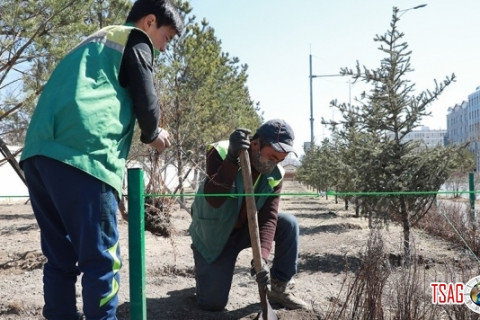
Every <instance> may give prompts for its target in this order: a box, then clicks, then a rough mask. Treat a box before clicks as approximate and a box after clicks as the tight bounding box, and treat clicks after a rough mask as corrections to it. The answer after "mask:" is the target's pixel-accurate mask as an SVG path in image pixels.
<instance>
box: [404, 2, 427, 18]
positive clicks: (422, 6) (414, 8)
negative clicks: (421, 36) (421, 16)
mask: <svg viewBox="0 0 480 320" xmlns="http://www.w3.org/2000/svg"><path fill="white" fill-rule="evenodd" d="M426 6H427V4H426V3H424V4H420V5H418V6H415V7H411V8H408V9H403V10H400V11H398V12H401V13H402V14H401V15H399V16H398V17H399V18H400V17H401V16H403V15H404V14H405V12H407V11H410V10H416V9H420V8H425V7H426Z"/></svg>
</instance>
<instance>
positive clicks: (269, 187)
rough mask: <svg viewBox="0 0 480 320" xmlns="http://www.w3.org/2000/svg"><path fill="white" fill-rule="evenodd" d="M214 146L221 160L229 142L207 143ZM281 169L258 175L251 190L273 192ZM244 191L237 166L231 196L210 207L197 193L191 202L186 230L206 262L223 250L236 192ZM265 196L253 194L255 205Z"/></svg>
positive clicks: (238, 204)
mask: <svg viewBox="0 0 480 320" xmlns="http://www.w3.org/2000/svg"><path fill="white" fill-rule="evenodd" d="M208 148H209V149H211V148H215V149H216V150H217V152H218V153H219V154H220V156H221V157H222V159H225V157H226V156H227V150H228V141H220V142H217V143H214V144H211V145H209V146H208ZM284 172H285V171H284V169H283V167H282V166H281V165H277V167H276V168H275V169H274V170H273V172H272V173H270V174H268V175H262V174H261V175H260V176H259V177H258V179H257V180H256V181H255V185H254V192H255V193H259V194H269V193H273V188H275V187H276V186H278V185H279V184H280V182H281V181H282V179H283V175H284ZM204 184H205V181H203V182H202V183H201V184H200V187H199V188H198V191H197V193H199V194H203V193H204V190H203V187H204ZM239 193H245V190H244V185H243V177H242V172H241V169H240V168H239V170H238V173H237V176H236V177H235V181H234V183H233V186H232V189H231V190H230V196H228V197H227V199H226V201H225V202H224V203H223V204H222V206H220V207H219V208H213V207H212V206H210V205H209V203H208V202H207V198H206V197H202V196H197V197H195V200H194V202H193V204H192V223H191V224H190V227H189V229H188V231H189V233H190V236H191V237H192V243H193V246H194V247H195V249H196V250H198V251H199V252H200V254H201V255H202V256H203V257H204V258H205V260H206V261H207V262H208V263H211V262H213V261H214V260H215V259H216V258H217V257H218V256H219V255H220V253H221V252H222V250H223V248H224V247H225V244H226V243H227V240H228V238H229V236H230V234H231V233H232V230H233V228H234V226H235V222H236V221H237V219H238V215H239V213H240V209H241V208H242V202H243V199H244V196H238V195H236V194H239ZM267 199H268V197H267V196H256V197H255V203H256V207H257V208H258V209H259V210H260V208H262V206H263V205H264V204H265V201H266V200H267Z"/></svg>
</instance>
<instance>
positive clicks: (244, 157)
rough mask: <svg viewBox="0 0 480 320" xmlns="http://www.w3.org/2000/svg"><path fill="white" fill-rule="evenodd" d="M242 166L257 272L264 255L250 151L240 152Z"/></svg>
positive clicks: (254, 263)
mask: <svg viewBox="0 0 480 320" xmlns="http://www.w3.org/2000/svg"><path fill="white" fill-rule="evenodd" d="M240 166H241V168H242V176H243V185H244V187H245V193H246V194H248V195H247V196H245V201H246V205H247V218H248V230H249V232H250V242H251V243H252V252H253V267H254V268H255V272H259V271H261V270H262V254H261V251H260V232H259V231H258V219H257V206H256V204H255V197H254V196H253V194H254V190H253V182H252V170H251V169H250V158H249V157H248V151H247V150H245V149H243V150H241V151H240Z"/></svg>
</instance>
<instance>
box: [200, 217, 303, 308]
mask: <svg viewBox="0 0 480 320" xmlns="http://www.w3.org/2000/svg"><path fill="white" fill-rule="evenodd" d="M274 240H275V252H274V258H273V262H272V267H271V269H270V276H271V277H272V278H274V279H277V280H279V281H281V282H288V281H290V279H291V278H292V277H293V276H294V275H295V274H296V273H297V259H298V246H299V245H298V240H299V227H298V222H297V219H296V218H295V216H293V215H290V214H282V213H279V214H278V222H277V229H276V231H275V238H274ZM248 247H251V242H250V235H249V231H248V225H245V226H244V227H243V228H241V229H238V230H234V231H233V232H232V234H231V235H230V237H229V239H228V241H227V243H226V245H225V248H224V249H223V250H222V253H221V254H220V255H219V256H218V258H217V259H215V260H214V261H213V262H212V263H208V262H207V261H206V260H205V259H204V258H203V256H202V255H201V254H200V252H198V251H197V250H196V249H195V248H194V247H193V246H192V250H193V258H194V262H195V279H196V295H197V302H198V306H199V307H200V308H201V309H204V310H208V311H220V310H223V309H224V308H225V306H226V305H227V302H228V295H229V292H230V288H231V285H232V278H233V272H234V269H235V262H236V260H237V256H238V254H239V253H240V251H242V250H243V249H245V248H248Z"/></svg>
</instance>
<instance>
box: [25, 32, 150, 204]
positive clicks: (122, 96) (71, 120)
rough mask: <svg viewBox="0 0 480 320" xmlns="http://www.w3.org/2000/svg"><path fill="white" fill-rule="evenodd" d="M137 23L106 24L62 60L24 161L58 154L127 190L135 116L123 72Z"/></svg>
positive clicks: (48, 87) (41, 100)
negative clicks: (121, 79) (122, 80)
mask: <svg viewBox="0 0 480 320" xmlns="http://www.w3.org/2000/svg"><path fill="white" fill-rule="evenodd" d="M134 29H136V28H134V27H132V26H109V27H106V28H103V29H101V30H99V31H98V32H96V33H94V34H92V35H91V36H89V37H88V38H86V39H85V40H84V41H83V42H82V43H80V44H79V45H78V46H77V47H75V48H74V49H73V50H72V51H71V52H70V53H69V54H68V55H67V56H65V58H64V59H63V60H62V61H60V63H59V64H58V66H57V67H56V69H55V70H54V72H53V73H52V75H51V77H50V79H49V80H48V82H47V84H46V85H45V87H44V89H43V92H42V95H41V96H40V98H39V101H38V104H37V107H36V109H35V112H34V114H33V117H32V119H31V122H30V126H29V128H28V131H27V135H26V139H25V147H24V149H23V152H22V157H21V161H22V160H25V159H27V158H29V157H32V156H36V155H43V156H46V157H49V158H53V159H56V160H58V161H61V162H64V163H66V164H69V165H71V166H74V167H76V168H78V169H80V170H82V171H84V172H86V173H88V174H90V175H92V176H94V177H96V178H98V179H99V180H101V181H103V182H105V183H106V184H108V185H111V186H112V187H113V188H115V190H116V191H117V192H118V194H119V195H121V194H122V186H123V179H124V171H125V162H126V159H127V156H128V152H129V150H130V145H131V142H132V136H133V129H134V126H135V116H134V113H133V107H132V101H131V97H130V94H129V92H128V90H127V89H126V88H123V87H122V86H121V85H120V83H119V80H118V74H119V72H120V66H121V63H122V57H123V51H124V49H125V45H126V43H127V41H128V38H129V35H130V33H131V32H132V30H134ZM136 30H139V31H140V32H143V31H141V30H140V29H136ZM150 45H151V43H150ZM151 49H152V57H153V46H152V45H151ZM152 62H153V61H152Z"/></svg>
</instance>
